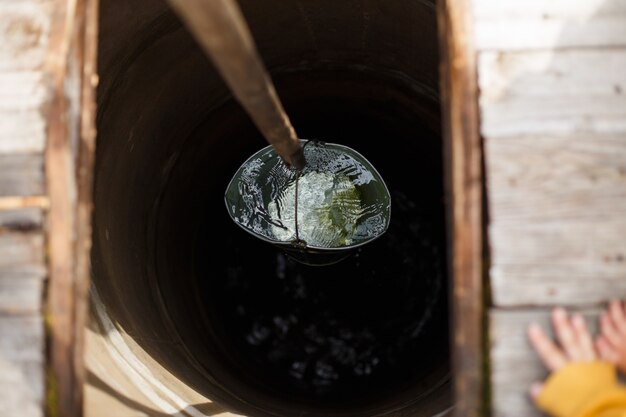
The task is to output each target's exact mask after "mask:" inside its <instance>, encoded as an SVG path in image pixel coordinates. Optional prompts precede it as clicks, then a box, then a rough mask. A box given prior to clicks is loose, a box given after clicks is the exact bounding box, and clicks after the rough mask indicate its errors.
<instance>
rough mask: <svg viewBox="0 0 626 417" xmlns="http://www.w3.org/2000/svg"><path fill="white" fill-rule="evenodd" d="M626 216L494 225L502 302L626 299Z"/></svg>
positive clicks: (495, 281)
mask: <svg viewBox="0 0 626 417" xmlns="http://www.w3.org/2000/svg"><path fill="white" fill-rule="evenodd" d="M624 236H626V220H625V218H624V217H616V218H599V219H596V220H592V221H585V220H573V221H562V222H559V221H554V222H523V221H522V222H519V224H516V225H514V224H507V225H502V226H498V225H497V224H495V225H492V226H491V228H490V241H491V247H492V266H491V285H492V296H493V302H494V304H495V305H497V306H517V305H548V304H555V303H559V304H568V305H575V304H595V303H600V302H603V301H605V300H607V299H610V298H614V297H621V298H626V280H625V279H624V277H625V276H626V240H625V239H624Z"/></svg>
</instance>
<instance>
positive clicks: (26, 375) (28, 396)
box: [0, 315, 44, 417]
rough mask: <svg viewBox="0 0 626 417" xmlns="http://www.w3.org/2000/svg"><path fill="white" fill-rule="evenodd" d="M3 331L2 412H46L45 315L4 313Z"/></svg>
mask: <svg viewBox="0 0 626 417" xmlns="http://www.w3.org/2000/svg"><path fill="white" fill-rule="evenodd" d="M0 334H1V335H2V337H1V338H0V389H1V391H0V392H1V393H2V395H0V415H2V416H3V417H4V416H7V417H18V416H23V415H30V416H41V415H43V409H42V407H41V406H42V402H43V396H44V380H43V367H44V331H43V323H42V320H41V317H40V316H38V315H36V316H35V315H31V316H5V315H0ZM16 398H17V399H19V401H18V402H16Z"/></svg>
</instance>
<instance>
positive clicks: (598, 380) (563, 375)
mask: <svg viewBox="0 0 626 417" xmlns="http://www.w3.org/2000/svg"><path fill="white" fill-rule="evenodd" d="M537 405H538V406H539V408H541V409H542V410H543V411H545V412H547V413H549V414H550V415H553V416H555V417H626V389H625V388H624V387H622V386H620V385H618V384H617V376H616V375H615V367H614V366H613V365H611V364H609V363H606V362H589V363H582V362H576V363H571V364H569V365H567V366H565V367H563V368H562V369H560V370H559V371H558V372H555V373H553V374H552V375H551V376H550V377H549V378H548V380H547V381H546V384H545V385H544V388H543V390H542V391H541V394H540V395H539V398H537Z"/></svg>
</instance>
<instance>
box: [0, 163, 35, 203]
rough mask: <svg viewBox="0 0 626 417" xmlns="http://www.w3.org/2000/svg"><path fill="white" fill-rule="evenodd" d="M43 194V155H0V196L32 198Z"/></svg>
mask: <svg viewBox="0 0 626 417" xmlns="http://www.w3.org/2000/svg"><path fill="white" fill-rule="evenodd" d="M43 193H44V166H43V155H42V154H39V153H35V154H18V153H15V154H4V155H2V154H0V196H20V195H23V196H31V195H41V194H43Z"/></svg>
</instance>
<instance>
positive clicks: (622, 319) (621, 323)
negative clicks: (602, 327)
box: [609, 300, 626, 335]
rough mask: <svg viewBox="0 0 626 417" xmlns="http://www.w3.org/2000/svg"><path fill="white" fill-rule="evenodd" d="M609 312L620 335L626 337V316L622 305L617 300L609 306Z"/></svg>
mask: <svg viewBox="0 0 626 417" xmlns="http://www.w3.org/2000/svg"><path fill="white" fill-rule="evenodd" d="M609 312H610V314H611V319H612V320H613V324H615V328H616V329H617V330H618V331H619V332H620V334H622V335H626V314H625V313H624V309H623V307H622V303H621V302H620V301H617V300H613V301H611V303H610V304H609Z"/></svg>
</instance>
